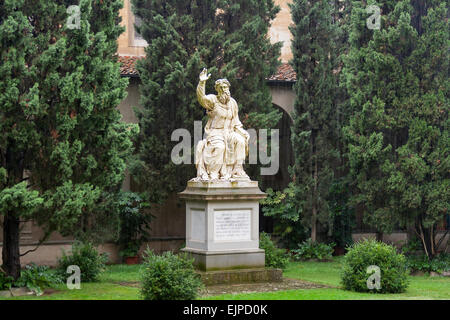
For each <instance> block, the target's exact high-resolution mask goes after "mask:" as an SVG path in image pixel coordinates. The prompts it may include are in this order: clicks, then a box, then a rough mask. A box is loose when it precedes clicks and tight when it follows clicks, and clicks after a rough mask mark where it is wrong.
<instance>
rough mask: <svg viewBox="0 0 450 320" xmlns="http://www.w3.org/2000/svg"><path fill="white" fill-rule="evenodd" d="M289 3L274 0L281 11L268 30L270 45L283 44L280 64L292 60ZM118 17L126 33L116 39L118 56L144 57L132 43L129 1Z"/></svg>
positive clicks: (127, 0) (132, 21)
mask: <svg viewBox="0 0 450 320" xmlns="http://www.w3.org/2000/svg"><path fill="white" fill-rule="evenodd" d="M289 3H292V0H275V4H277V5H279V6H280V8H281V10H280V12H279V13H278V15H277V17H276V18H275V19H274V21H272V26H271V28H270V30H269V36H270V39H271V41H272V43H275V42H280V41H281V42H283V47H282V49H281V61H282V62H288V61H289V60H290V59H292V51H291V38H292V36H291V33H290V31H289V25H290V24H291V23H292V19H291V13H290V9H289V5H288V4H289ZM120 15H121V17H122V23H121V24H122V25H123V26H125V28H126V31H125V32H124V33H123V34H122V35H121V36H120V37H119V39H118V54H119V55H122V56H144V55H145V52H144V47H143V46H137V45H135V44H134V43H133V34H134V33H133V32H134V26H133V23H134V20H133V13H132V10H131V3H130V0H124V7H123V9H122V10H121V12H120Z"/></svg>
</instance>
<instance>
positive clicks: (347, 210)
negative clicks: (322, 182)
mask: <svg viewBox="0 0 450 320" xmlns="http://www.w3.org/2000/svg"><path fill="white" fill-rule="evenodd" d="M329 195H330V197H329V207H330V221H329V223H330V229H331V230H330V231H331V239H332V241H333V242H334V243H336V245H337V246H338V247H342V248H345V247H347V246H349V245H351V244H352V243H353V239H352V231H353V227H354V226H355V210H354V208H352V207H351V206H350V203H349V198H350V187H349V184H348V183H346V182H345V179H339V180H335V181H334V182H333V183H332V184H331V189H330V193H329Z"/></svg>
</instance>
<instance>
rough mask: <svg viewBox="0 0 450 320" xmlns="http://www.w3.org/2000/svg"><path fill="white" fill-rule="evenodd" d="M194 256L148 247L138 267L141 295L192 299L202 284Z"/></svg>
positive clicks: (144, 296) (153, 298) (161, 298)
mask: <svg viewBox="0 0 450 320" xmlns="http://www.w3.org/2000/svg"><path fill="white" fill-rule="evenodd" d="M192 262H193V260H191V259H188V258H187V256H179V255H175V254H173V253H172V252H170V251H168V252H164V253H163V254H162V255H156V254H154V253H153V251H151V250H149V249H147V250H146V251H145V255H144V264H143V268H142V269H141V270H142V271H141V281H142V287H141V296H142V297H143V299H145V300H193V299H195V298H196V297H197V295H198V291H199V289H201V288H203V283H202V281H201V279H200V276H199V275H198V274H196V273H195V270H194V266H193V264H192Z"/></svg>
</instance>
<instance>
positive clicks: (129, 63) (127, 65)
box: [119, 56, 142, 76]
mask: <svg viewBox="0 0 450 320" xmlns="http://www.w3.org/2000/svg"><path fill="white" fill-rule="evenodd" d="M138 59H142V57H133V56H119V62H120V74H121V75H122V76H139V72H138V71H137V69H136V61H137V60H138Z"/></svg>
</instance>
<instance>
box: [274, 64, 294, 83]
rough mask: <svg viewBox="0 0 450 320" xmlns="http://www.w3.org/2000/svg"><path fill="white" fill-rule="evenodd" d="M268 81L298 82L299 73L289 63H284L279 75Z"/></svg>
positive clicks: (278, 71)
mask: <svg viewBox="0 0 450 320" xmlns="http://www.w3.org/2000/svg"><path fill="white" fill-rule="evenodd" d="M268 80H269V81H289V82H294V81H296V80H297V73H296V72H295V71H294V68H292V66H291V65H290V64H289V63H283V64H282V65H280V66H279V67H278V70H277V73H275V74H274V75H272V76H271V77H270V78H269V79H268Z"/></svg>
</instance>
